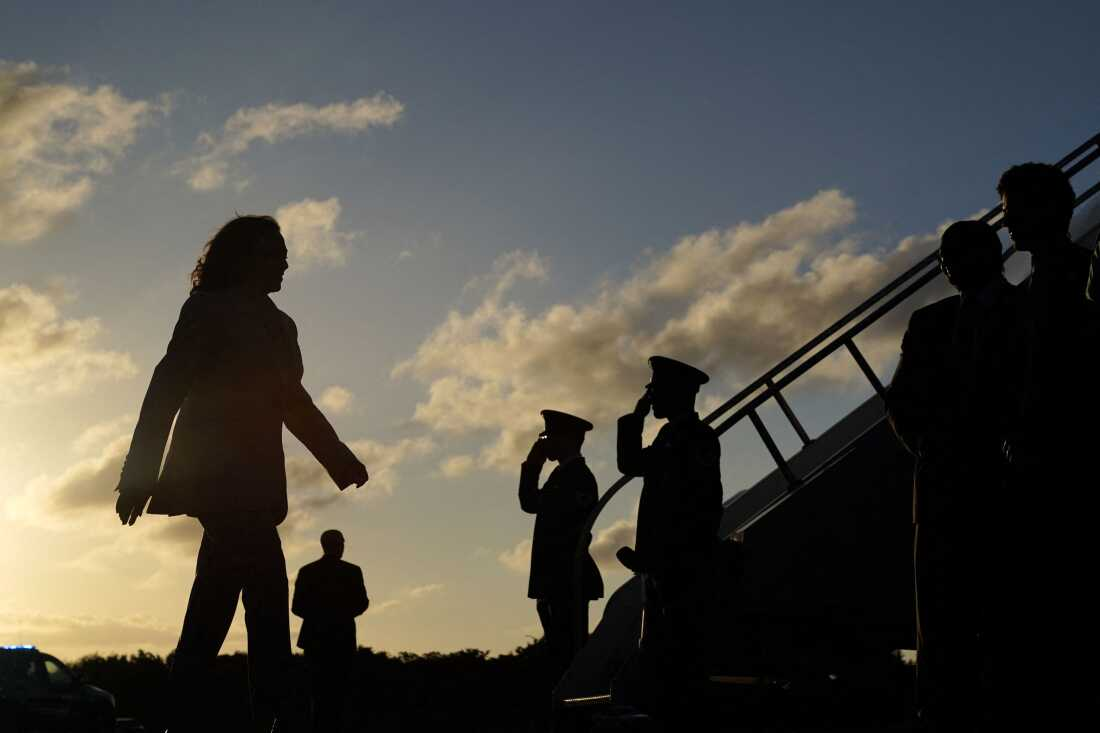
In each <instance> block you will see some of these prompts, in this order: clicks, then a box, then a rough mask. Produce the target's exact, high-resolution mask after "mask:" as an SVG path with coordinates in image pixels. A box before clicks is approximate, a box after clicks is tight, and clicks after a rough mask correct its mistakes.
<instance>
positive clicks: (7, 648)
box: [0, 644, 36, 651]
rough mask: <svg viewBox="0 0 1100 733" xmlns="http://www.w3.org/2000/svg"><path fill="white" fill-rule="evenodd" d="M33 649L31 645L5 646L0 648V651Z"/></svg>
mask: <svg viewBox="0 0 1100 733" xmlns="http://www.w3.org/2000/svg"><path fill="white" fill-rule="evenodd" d="M35 648H36V647H35V646H34V645H33V644H5V645H4V646H0V649H4V650H6V651H34V650H35Z"/></svg>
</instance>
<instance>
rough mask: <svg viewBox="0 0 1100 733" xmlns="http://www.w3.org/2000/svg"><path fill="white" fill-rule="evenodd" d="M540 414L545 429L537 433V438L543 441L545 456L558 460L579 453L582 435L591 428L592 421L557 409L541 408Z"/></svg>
mask: <svg viewBox="0 0 1100 733" xmlns="http://www.w3.org/2000/svg"><path fill="white" fill-rule="evenodd" d="M541 414H542V419H543V420H544V421H545V423H546V429H545V430H543V431H542V432H541V433H539V439H540V440H543V441H545V447H544V448H545V451H546V457H547V458H549V459H550V460H551V461H560V460H562V459H563V458H569V457H572V456H575V455H577V454H578V453H580V450H581V446H582V445H583V444H584V435H585V433H587V432H588V431H589V430H591V429H592V423H590V422H588V421H587V420H585V419H584V418H581V417H577V416H575V415H570V414H569V413H567V412H560V411H558V410H543V411H542V413H541Z"/></svg>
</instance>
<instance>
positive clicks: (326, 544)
mask: <svg viewBox="0 0 1100 733" xmlns="http://www.w3.org/2000/svg"><path fill="white" fill-rule="evenodd" d="M287 267H288V265H287V249H286V244H285V242H284V241H283V237H282V234H281V232H280V229H279V225H278V223H277V222H276V221H275V220H274V219H272V218H271V217H267V216H239V217H237V218H235V219H233V220H232V221H230V222H229V223H227V224H226V225H225V226H223V227H222V228H221V229H220V230H219V231H218V232H217V234H215V236H214V237H213V238H212V239H211V240H210V241H209V242H208V243H207V244H206V246H205V248H204V250H203V253H202V255H201V256H200V258H199V261H198V264H197V265H196V267H195V269H194V271H193V272H192V275H191V284H192V289H191V295H190V297H189V298H188V299H187V301H186V302H185V303H184V305H183V308H182V310H181V311H180V316H179V321H178V322H177V324H176V327H175V330H174V331H173V333H172V338H171V340H170V342H169V344H168V348H167V352H166V353H165V355H164V357H163V358H162V359H161V361H160V363H159V364H158V365H157V367H156V369H155V370H154V372H153V376H152V379H151V381H150V384H149V388H148V391H147V392H146V395H145V399H144V401H143V403H142V406H141V412H140V415H139V417H138V422H137V426H136V428H135V430H134V436H133V440H132V442H131V446H130V451H129V454H128V456H127V458H126V461H125V463H124V466H123V470H122V475H121V477H120V480H119V484H118V494H119V496H118V500H117V502H116V511H117V513H118V515H119V518H120V519H121V520H122V522H123V523H124V524H133V523H134V522H135V521H136V520H137V518H138V517H139V516H140V515H141V514H142V512H143V511H145V507H146V504H148V510H149V511H150V512H151V513H156V514H169V515H176V514H185V515H189V516H192V517H196V518H197V519H198V520H199V522H200V523H201V524H202V528H203V537H202V544H201V546H200V548H199V556H198V561H197V564H196V569H195V580H194V584H193V586H192V589H191V596H190V600H189V601H188V604H187V612H186V615H185V617H184V622H183V630H182V632H181V634H180V639H179V643H178V644H177V647H176V652H175V659H174V661H173V664H172V691H171V700H172V710H171V713H170V716H171V721H172V722H171V724H170V727H169V730H170V731H173V732H174V731H191V730H199V729H201V728H203V725H204V724H203V716H204V712H203V707H202V705H201V704H198V703H197V701H199V700H201V699H202V693H201V690H202V687H203V685H204V684H205V683H206V682H207V680H208V679H209V677H210V671H211V669H212V666H213V664H214V661H215V659H216V657H217V654H218V651H219V649H220V648H221V645H222V643H223V642H224V641H225V637H226V634H227V633H228V631H229V626H230V624H231V622H232V620H233V615H234V613H235V611H236V606H237V602H238V599H243V602H244V607H245V625H246V627H247V630H248V661H249V687H250V691H251V700H252V712H253V718H254V722H255V728H256V730H258V731H263V732H264V733H268V732H269V731H272V730H277V729H278V727H279V723H278V721H279V720H280V719H281V718H283V719H285V716H286V711H285V706H286V704H287V703H286V701H287V699H288V695H289V690H288V684H289V683H288V669H289V663H290V659H291V650H290V634H289V615H288V613H287V602H286V601H287V595H288V580H287V573H286V561H285V559H284V557H283V550H282V544H281V542H280V539H279V533H278V529H277V527H278V525H279V524H280V523H281V522H282V521H283V520H284V519H285V518H286V516H287V491H286V472H285V465H284V454H283V446H282V427H283V425H284V424H285V425H286V426H287V427H288V428H289V429H290V431H291V432H292V433H294V435H295V436H296V437H298V438H299V439H300V440H301V441H302V442H303V443H304V444H305V445H306V447H307V448H308V449H309V450H310V452H311V453H312V454H313V455H314V456H315V457H316V458H317V460H318V461H320V463H321V464H322V465H323V466H324V467H325V469H326V470H327V471H328V473H329V475H330V476H331V477H332V479H333V481H334V482H335V484H336V486H337V487H338V488H339V489H341V490H343V489H345V488H347V487H348V486H351V485H352V484H354V485H356V486H360V485H362V484H363V483H365V482H366V481H367V478H368V476H367V470H366V468H365V467H364V466H363V464H362V463H361V462H360V461H359V459H358V458H356V457H355V455H354V454H353V453H352V451H351V450H350V449H349V448H348V447H347V445H345V444H344V443H343V442H341V441H340V439H339V438H338V437H337V435H336V432H335V431H334V430H333V429H332V426H331V425H330V424H329V422H328V421H327V420H326V419H325V417H324V416H323V415H322V414H321V412H320V410H318V409H317V407H316V406H315V405H314V403H313V400H312V399H311V398H310V396H309V394H308V393H307V392H306V390H305V388H304V387H303V386H302V374H303V367H302V355H301V351H300V350H299V348H298V334H297V328H296V326H295V324H294V321H293V320H292V319H291V318H290V317H289V316H287V315H286V314H285V313H283V312H282V311H281V310H279V309H278V308H277V307H276V306H275V304H274V303H273V302H272V301H271V299H270V298H269V297H268V295H269V294H270V293H272V292H275V291H278V290H280V289H281V287H282V277H283V274H284V273H285V271H286V269H287ZM650 365H651V367H652V371H653V379H652V381H651V383H650V384H649V385H648V386H647V388H646V392H645V395H644V396H643V397H642V398H641V400H639V401H638V404H637V406H636V407H635V409H634V411H633V412H631V413H630V414H629V415H626V416H624V417H623V418H622V419H621V420H620V421H619V436H618V459H619V467H620V469H621V470H622V471H623V472H624V473H626V474H629V475H631V476H642V477H644V481H645V483H644V486H643V489H642V495H641V501H640V505H639V513H638V525H637V542H636V546H635V548H633V549H629V548H624V549H623V550H622V551H620V553H619V558H620V560H621V561H622V562H623V564H624V565H626V566H627V567H628V568H630V569H631V570H634V571H635V572H639V573H643V574H644V575H645V577H646V610H645V622H644V631H643V634H642V639H641V656H642V660H643V664H644V666H645V668H646V669H648V670H649V671H650V672H651V674H650V677H649V679H650V680H651V682H652V683H653V688H652V689H653V695H652V697H651V700H652V707H653V711H654V712H655V713H657V714H667V713H669V712H670V711H673V710H676V709H679V708H681V707H683V706H685V702H684V700H685V699H686V697H687V695H688V690H689V688H692V687H693V686H696V685H697V683H698V682H699V680H700V679H701V677H702V675H703V673H704V670H703V666H702V661H701V660H702V656H703V643H704V638H703V629H702V625H701V624H700V623H698V617H699V615H700V614H701V613H702V612H703V610H704V608H705V605H706V592H707V589H708V588H709V585H710V583H709V579H708V578H707V577H706V576H705V575H704V574H703V573H701V572H700V568H704V567H706V566H707V565H708V564H709V562H710V555H711V554H712V553H713V550H714V546H715V545H716V544H717V529H718V521H719V518H720V516H721V510H722V484H721V479H720V472H719V457H720V449H719V445H718V439H717V436H716V435H715V434H714V432H713V431H712V430H711V428H710V427H708V426H707V425H705V424H703V423H702V422H701V421H700V420H699V416H698V414H697V413H696V412H695V397H696V394H697V392H698V390H699V387H700V385H702V384H703V383H705V382H706V381H707V379H708V377H707V375H706V374H704V373H703V372H701V371H699V370H698V369H695V368H694V367H691V366H689V365H687V364H684V363H682V362H679V361H675V360H673V359H669V358H665V357H660V356H655V357H653V358H652V359H650ZM651 410H652V412H653V414H654V415H655V416H656V417H658V418H667V419H668V423H667V424H666V425H665V426H664V427H663V428H662V429H661V431H660V432H659V433H658V435H657V438H656V440H654V442H653V444H652V445H650V446H648V447H643V446H642V429H643V425H644V421H645V418H646V416H647V415H648V414H649V412H650V411H651ZM542 414H543V417H544V419H545V422H546V430H545V431H544V432H543V433H542V434H541V435H540V437H539V439H538V440H537V441H536V442H535V444H534V445H533V446H532V448H531V451H530V454H529V455H528V457H527V460H526V461H525V462H524V464H523V467H522V470H521V474H520V486H519V496H520V503H521V506H522V508H523V509H524V511H527V512H530V513H533V514H536V515H537V518H536V521H535V533H534V541H533V543H532V552H531V577H530V585H529V588H528V594H529V595H530V596H531V597H532V598H535V599H537V601H538V602H537V610H538V615H539V618H540V620H541V622H542V625H543V629H544V631H545V648H546V650H547V664H546V669H547V675H548V677H547V682H548V687H547V691H548V692H549V689H550V688H552V687H553V684H554V683H555V682H556V681H557V679H558V678H559V677H560V676H561V674H562V672H564V670H565V669H566V668H567V667H568V665H569V663H570V660H571V658H572V656H573V654H574V653H575V652H576V651H577V649H578V648H579V645H580V643H582V642H583V640H584V638H585V635H586V634H587V613H586V612H585V611H584V609H586V608H587V606H586V605H584V604H585V603H586V602H587V601H590V600H593V599H596V598H600V597H601V596H602V595H603V582H602V580H601V578H600V573H599V570H598V569H597V568H596V565H595V563H594V562H593V561H592V558H591V557H590V556H587V557H585V558H584V563H583V565H582V566H581V571H580V573H579V575H575V567H576V565H575V563H574V558H575V557H576V554H577V550H578V549H579V548H583V549H585V550H587V542H588V541H589V540H590V539H591V538H590V535H588V534H587V530H586V529H585V526H584V525H585V521H586V519H587V517H588V515H589V513H590V512H591V510H592V508H593V507H594V506H595V504H596V501H597V498H598V495H597V485H596V480H595V478H594V477H593V475H592V472H591V471H590V470H589V469H588V467H587V465H586V464H585V461H584V457H583V456H582V455H581V446H582V444H583V442H584V437H585V433H586V432H588V431H589V430H591V429H592V424H591V423H589V422H588V421H586V420H584V419H582V418H578V417H575V416H573V415H570V414H568V413H564V412H559V411H553V410H546V411H544V412H543V413H542ZM170 432H171V445H170V446H168V451H167V456H166V457H164V459H163V468H162V457H163V456H164V452H165V445H166V443H168V439H169V433H170ZM547 460H551V461H555V462H556V463H557V464H558V465H557V468H555V469H554V471H553V472H552V473H551V474H550V476H549V477H548V479H547V480H546V483H545V484H543V485H542V487H541V488H540V487H539V477H540V473H541V471H542V468H543V465H544V463H545V462H546V461H547ZM582 538H583V540H584V542H583V543H581V544H579V543H580V542H581V540H582ZM321 541H322V546H323V548H324V557H322V558H321V559H320V560H318V561H317V562H315V563H312V564H310V565H307V566H305V567H304V568H302V569H301V571H300V572H299V574H298V579H297V582H296V585H295V590H294V599H293V604H292V610H293V612H294V613H295V614H297V615H299V616H301V617H302V618H303V623H302V630H301V636H300V638H299V641H298V645H299V646H300V647H301V648H302V649H303V650H304V651H305V655H306V661H307V666H308V667H309V670H310V677H311V680H312V682H311V684H312V698H313V725H314V730H317V731H322V730H324V731H332V730H338V728H339V719H340V710H341V708H342V705H343V700H344V698H345V696H346V693H347V690H348V685H349V680H350V678H351V669H352V666H353V659H354V653H355V621H354V619H355V617H356V616H358V615H359V614H361V613H363V612H364V611H365V610H366V608H367V606H368V603H369V601H368V600H367V594H366V589H365V587H364V585H363V576H362V573H361V571H360V570H359V568H358V567H356V566H354V565H351V564H349V563H346V562H344V561H342V560H341V559H340V558H341V555H342V553H343V547H344V539H343V537H342V535H340V534H339V532H336V531H335V530H332V531H329V532H326V533H325V534H324V535H323V536H322V540H321Z"/></svg>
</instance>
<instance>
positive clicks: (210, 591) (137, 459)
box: [116, 216, 368, 733]
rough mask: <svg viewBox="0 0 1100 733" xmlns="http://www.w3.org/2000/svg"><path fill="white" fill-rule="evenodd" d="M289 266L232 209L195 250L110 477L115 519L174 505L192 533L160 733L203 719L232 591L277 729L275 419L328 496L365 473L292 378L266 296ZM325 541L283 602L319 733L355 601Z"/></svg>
mask: <svg viewBox="0 0 1100 733" xmlns="http://www.w3.org/2000/svg"><path fill="white" fill-rule="evenodd" d="M287 267H288V265H287V248H286V243H285V242H284V241H283V237H282V234H281V232H280V229H279V225H278V223H277V222H276V221H275V219H273V218H271V217H269V216H239V217H237V218H235V219H233V220H232V221H230V222H229V223H227V224H226V225H225V226H223V227H222V228H221V229H220V230H219V231H218V232H217V234H215V235H214V237H213V238H212V239H211V240H210V241H209V242H208V243H207V244H206V246H205V247H204V250H203V253H202V255H201V256H200V258H199V261H198V263H197V265H196V267H195V269H194V271H193V272H192V274H191V285H192V288H191V295H190V297H189V298H188V299H187V301H186V302H185V303H184V304H183V308H182V309H181V311H180V316H179V321H178V322H177V323H176V327H175V330H174V331H173V333H172V338H171V340H170V342H169V344H168V349H167V352H166V353H165V355H164V357H163V358H162V359H161V360H160V363H159V364H157V367H156V369H155V370H154V372H153V376H152V379H151V381H150V384H149V388H148V391H147V392H146V394H145V399H144V401H143V402H142V405H141V412H140V414H139V416H138V422H137V426H136V427H135V429H134V436H133V439H132V441H131V444H130V451H129V454H128V455H127V457H126V462H125V464H124V465H123V469H122V475H121V477H120V479H119V484H118V494H119V496H118V500H117V502H116V511H117V512H118V515H119V518H120V519H121V520H122V522H123V523H124V524H133V523H134V522H135V521H136V520H137V518H138V517H139V516H140V515H141V513H142V512H143V511H144V509H145V505H146V503H148V505H149V511H150V512H151V513H154V514H169V515H175V514H186V515H189V516H192V517H196V518H197V519H198V520H199V522H200V523H201V524H202V528H203V536H202V544H201V545H200V547H199V556H198V561H197V563H196V567H195V580H194V583H193V585H192V588H191V597H190V599H189V601H188V603H187V612H186V614H185V616H184V621H183V630H182V632H181V633H180V639H179V642H178V644H177V645H176V652H175V659H174V661H173V663H172V692H171V700H172V702H171V704H172V710H171V714H170V717H171V721H172V722H171V724H170V727H169V730H170V731H191V730H201V729H203V728H204V727H205V721H206V720H207V712H206V711H205V708H204V706H203V704H202V700H203V695H202V692H201V691H202V689H203V687H204V685H205V684H206V683H207V680H208V679H209V677H210V672H211V670H212V668H213V664H214V661H215V659H216V658H217V655H218V651H219V649H220V648H221V645H222V643H223V642H224V641H225V636H226V634H227V633H228V631H229V626H230V624H231V623H232V621H233V615H234V613H235V612H236V608H237V602H238V599H242V600H243V602H244V608H245V625H246V627H247V629H248V664H249V673H248V674H249V688H250V691H251V699H252V711H253V716H254V720H255V727H256V730H258V731H263V732H264V733H268V732H269V731H272V730H273V729H276V727H277V726H276V721H277V719H278V718H279V717H280V716H283V715H284V707H285V705H286V700H287V699H288V692H289V691H288V689H287V688H288V670H289V664H290V660H291V650H290V619H289V613H288V608H287V605H288V604H287V595H288V581H287V573H286V560H285V559H284V557H283V548H282V543H281V542H280V539H279V532H278V529H277V528H278V525H279V524H280V523H281V522H282V521H283V520H284V519H285V518H286V516H287V493H286V466H285V459H284V454H283V443H282V431H283V425H286V426H287V428H289V429H290V431H291V432H292V433H294V435H295V436H296V437H297V438H298V439H299V440H301V441H302V443H304V444H305V446H306V447H307V448H308V449H309V450H310V452H311V453H312V454H313V455H314V456H315V457H316V458H317V460H318V461H320V463H321V464H322V465H323V466H324V467H325V469H326V470H327V471H328V474H329V475H330V476H331V477H332V479H333V481H334V482H335V483H336V485H337V487H338V488H340V489H341V490H343V489H345V488H347V487H348V486H351V485H352V484H354V485H356V486H361V485H362V484H364V483H365V482H366V481H367V478H368V476H367V469H366V467H364V465H363V464H362V462H360V461H359V459H358V458H356V457H355V454H354V453H352V451H351V449H349V448H348V447H347V445H345V444H344V443H343V442H341V441H340V439H339V438H338V437H337V436H336V431H335V430H333V429H332V426H331V425H330V424H329V422H328V420H326V419H325V417H324V415H322V414H321V411H320V410H318V409H317V407H316V406H315V405H314V404H313V400H312V399H311V398H310V396H309V394H308V393H307V392H306V390H305V388H304V387H303V386H302V373H303V367H302V354H301V351H300V350H299V348H298V331H297V327H296V326H295V324H294V321H293V320H292V319H291V318H290V317H289V316H288V315H286V314H285V313H283V312H282V311H281V310H279V309H278V308H277V307H276V306H275V304H274V303H273V302H272V301H271V299H270V298H269V297H268V294H269V293H272V292H276V291H278V290H279V289H281V287H282V278H283V274H284V273H285V272H286V270H287ZM177 413H178V415H177ZM173 421H174V425H173ZM170 430H171V434H172V440H171V445H170V446H169V448H168V454H167V456H164V449H165V444H166V443H167V441H168V436H169V431H170ZM162 458H163V468H162V467H161V463H162ZM323 544H324V547H325V557H324V558H322V559H321V560H320V561H318V562H317V563H314V564H312V565H309V566H306V568H303V569H302V573H301V574H300V575H299V577H298V587H297V588H296V594H295V608H294V611H295V613H297V614H298V615H300V616H302V617H303V618H304V622H303V625H302V637H301V639H300V640H299V645H300V646H302V647H303V649H305V651H306V656H307V660H308V661H309V663H310V667H311V671H312V672H313V678H314V685H313V687H314V690H315V692H316V694H315V696H314V723H315V730H332V729H333V728H330V727H326V726H328V725H331V715H332V713H331V709H332V699H333V695H332V694H329V693H327V692H325V690H326V689H337V690H342V689H343V688H342V687H340V686H338V685H335V684H334V683H333V680H334V679H335V677H334V676H333V674H332V673H331V670H333V669H336V668H338V669H340V670H341V671H342V672H341V673H343V671H346V670H347V668H348V666H349V665H350V662H349V661H348V657H349V655H351V654H354V651H355V627H354V618H355V616H356V615H358V614H359V613H362V612H363V610H365V609H366V605H367V601H366V591H365V590H364V589H363V585H362V584H363V581H362V575H361V574H360V573H358V568H356V567H355V566H353V565H350V564H348V563H344V562H343V561H341V560H340V559H339V558H340V554H341V552H342V550H343V540H342V538H338V539H337V538H336V537H335V536H334V535H327V538H326V540H325V541H324V542H323ZM349 629H350V631H349ZM316 660H325V661H324V663H322V662H321V661H316ZM315 661H316V663H315ZM326 665H327V666H326ZM341 684H346V682H343V683H341ZM326 686H327V687H326Z"/></svg>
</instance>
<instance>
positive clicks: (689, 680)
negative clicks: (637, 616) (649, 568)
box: [639, 563, 714, 723]
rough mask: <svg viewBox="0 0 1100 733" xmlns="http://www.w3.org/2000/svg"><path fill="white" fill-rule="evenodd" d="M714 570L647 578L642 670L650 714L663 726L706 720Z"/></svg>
mask: <svg viewBox="0 0 1100 733" xmlns="http://www.w3.org/2000/svg"><path fill="white" fill-rule="evenodd" d="M712 581H713V573H712V571H711V568H710V566H709V564H706V563H700V564H699V565H696V566H692V567H685V568H684V569H682V570H680V571H678V572H675V573H667V574H663V573H662V574H655V575H647V576H646V599H645V610H644V611H643V616H642V638H641V643H640V649H639V653H640V657H639V661H640V664H641V670H642V675H643V678H644V679H645V680H646V685H647V686H649V687H650V695H649V699H650V704H651V707H650V709H649V710H647V712H649V713H651V714H652V715H654V716H655V717H657V718H659V719H662V720H667V721H671V720H676V721H678V722H680V723H685V722H692V721H695V720H697V719H698V718H700V716H701V714H702V711H701V710H700V707H699V706H700V704H701V703H702V697H703V695H702V693H703V686H704V685H705V684H706V681H707V674H708V671H709V670H708V669H707V664H708V661H709V660H708V656H707V647H706V645H707V636H708V634H709V633H710V631H711V629H712V625H711V623H710V617H711V611H712V610H713V608H712V607H713V598H714V588H713V585H712Z"/></svg>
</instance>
